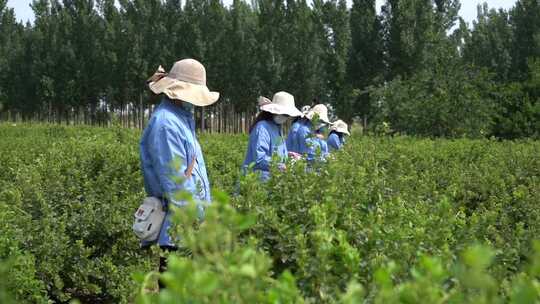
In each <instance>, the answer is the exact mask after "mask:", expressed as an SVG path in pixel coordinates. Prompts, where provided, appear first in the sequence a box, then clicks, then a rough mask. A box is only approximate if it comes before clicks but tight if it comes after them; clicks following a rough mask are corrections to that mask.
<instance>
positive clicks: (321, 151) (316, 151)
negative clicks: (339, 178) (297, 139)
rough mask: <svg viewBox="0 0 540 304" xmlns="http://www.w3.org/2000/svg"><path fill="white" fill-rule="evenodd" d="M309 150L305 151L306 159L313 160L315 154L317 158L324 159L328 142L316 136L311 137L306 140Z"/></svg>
mask: <svg viewBox="0 0 540 304" xmlns="http://www.w3.org/2000/svg"><path fill="white" fill-rule="evenodd" d="M307 142H308V146H309V150H308V153H307V158H306V159H307V160H308V161H314V160H316V159H317V156H318V157H319V158H318V159H319V160H325V159H326V157H327V156H328V154H329V152H328V144H327V143H326V140H324V139H322V138H318V137H316V136H315V137H312V138H309V139H308V140H307Z"/></svg>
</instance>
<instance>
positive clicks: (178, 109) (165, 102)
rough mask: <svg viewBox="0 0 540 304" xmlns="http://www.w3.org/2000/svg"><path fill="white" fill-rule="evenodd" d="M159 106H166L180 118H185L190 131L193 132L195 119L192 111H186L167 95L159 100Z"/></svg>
mask: <svg viewBox="0 0 540 304" xmlns="http://www.w3.org/2000/svg"><path fill="white" fill-rule="evenodd" d="M160 107H164V108H167V109H169V110H170V111H171V112H173V113H175V114H176V115H178V116H179V117H180V118H183V119H185V120H186V121H187V123H188V124H189V127H190V128H191V131H192V132H193V133H195V119H193V113H191V112H190V111H186V110H185V109H184V108H182V107H181V106H179V105H177V104H175V103H174V102H173V101H171V100H170V99H169V98H168V97H163V99H162V100H161V104H160Z"/></svg>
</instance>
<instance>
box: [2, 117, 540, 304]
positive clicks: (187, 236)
mask: <svg viewBox="0 0 540 304" xmlns="http://www.w3.org/2000/svg"><path fill="white" fill-rule="evenodd" d="M0 138H1V139H2V140H1V141H0V169H1V170H0V227H1V231H2V233H1V234H0V261H1V262H0V263H1V264H2V265H8V266H5V267H3V268H2V267H0V268H1V269H2V270H1V271H2V276H1V279H0V280H1V281H2V282H1V283H0V296H4V295H7V294H8V293H9V295H8V296H9V297H10V298H12V299H14V300H15V301H16V302H17V303H47V302H67V301H69V300H71V299H79V300H80V302H81V303H128V302H132V301H135V299H137V300H138V301H143V302H142V303H155V302H165V303H166V301H172V300H171V297H172V298H174V299H184V300H185V301H186V302H191V303H205V302H212V301H213V302H221V303H226V302H235V303H242V302H243V303H248V302H249V303H254V302H263V303H265V302H266V303H290V302H305V303H334V302H342V303H358V302H362V301H365V302H367V303H374V302H376V303H417V302H430V303H433V302H440V303H474V301H478V302H481V301H484V302H486V303H489V302H492V303H494V302H496V301H500V302H513V303H531V301H528V300H530V299H533V298H535V297H537V295H538V282H537V278H538V272H537V271H536V270H535V269H537V268H538V266H537V265H538V264H539V263H538V262H537V261H538V257H537V254H535V252H537V250H535V249H534V248H533V246H532V244H533V243H532V240H534V239H535V238H537V237H538V233H539V228H540V226H539V225H540V221H539V217H540V210H538V203H539V202H540V186H539V185H540V181H539V176H540V156H539V155H540V143H539V142H537V141H532V140H523V141H512V142H498V141H494V140H468V139H454V140H443V139H417V138H412V137H352V138H349V140H348V142H347V144H346V146H345V149H344V150H343V151H340V152H339V153H336V154H334V155H333V156H332V157H331V159H329V160H328V161H327V162H324V163H314V164H311V165H308V164H306V163H305V162H302V161H300V162H296V163H295V164H292V163H288V164H287V170H286V171H285V172H281V171H280V170H278V169H277V166H275V167H274V168H273V169H272V176H273V178H272V179H270V180H269V181H268V182H266V183H261V182H260V180H259V178H258V176H256V175H255V174H249V175H247V176H242V175H241V174H240V172H241V171H240V166H241V163H242V161H243V158H244V153H245V149H246V147H247V137H246V136H245V135H238V136H235V135H207V134H203V135H201V136H200V141H201V144H202V146H203V151H204V154H205V160H206V163H207V167H208V172H209V177H210V180H211V183H212V186H213V189H221V190H223V191H224V192H225V193H227V195H221V194H218V195H216V196H215V199H216V202H215V203H214V204H212V205H211V206H210V207H209V208H208V209H207V217H206V220H205V222H204V223H203V224H198V223H196V222H194V221H193V218H190V216H191V215H192V213H191V212H189V208H188V209H185V210H184V209H182V210H180V212H178V214H179V215H178V216H179V217H180V218H178V219H177V221H178V222H179V223H184V224H180V225H178V226H177V228H176V231H175V232H176V234H178V235H179V236H184V238H183V241H184V242H185V243H186V246H188V247H190V249H191V250H192V252H193V254H192V257H184V256H182V255H174V256H173V257H171V262H170V264H169V265H170V268H169V269H170V271H169V272H168V273H167V274H165V275H164V276H163V280H164V281H165V283H166V284H168V285H169V286H170V288H169V289H168V291H166V290H163V291H162V292H161V293H160V294H157V293H153V292H156V290H155V284H156V279H157V277H158V276H157V274H156V273H155V271H156V270H157V258H158V255H159V254H161V253H160V252H159V250H156V249H154V250H149V251H142V250H140V248H139V244H138V241H137V239H136V237H134V235H133V233H132V232H131V224H132V217H133V212H134V211H135V209H136V208H137V206H138V205H139V203H140V201H141V199H142V198H143V197H144V189H143V182H142V175H141V172H140V169H139V154H138V141H139V138H140V133H139V132H138V131H133V130H125V129H102V128H91V127H63V126H47V125H17V126H12V125H6V124H5V125H0ZM227 197H228V198H227ZM187 222H194V224H195V225H194V226H192V225H186V224H185V223H187ZM488 248H489V249H488ZM470 252H472V253H470ZM528 261H529V262H528ZM4 263H7V264H4ZM535 271H536V272H535ZM141 273H142V274H144V275H142V278H141V276H139V275H136V276H135V279H134V276H133V274H141ZM4 274H5V275H4ZM253 274H255V275H253ZM4 278H9V280H7V279H4ZM472 278H480V279H481V280H480V279H477V280H472ZM142 281H144V282H145V283H141V282H142ZM194 282H196V283H194ZM475 282H485V284H484V283H482V284H484V285H482V284H480V285H478V284H477V283H475ZM475 284H476V285H475ZM246 286H248V287H249V286H251V288H248V287H246ZM2 290H5V291H8V293H3V291H2ZM419 299H420V300H419ZM427 299H429V300H427ZM431 299H433V300H431ZM535 299H536V300H537V298H535ZM533 302H534V301H533Z"/></svg>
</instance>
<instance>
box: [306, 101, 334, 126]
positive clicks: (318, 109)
mask: <svg viewBox="0 0 540 304" xmlns="http://www.w3.org/2000/svg"><path fill="white" fill-rule="evenodd" d="M315 114H317V115H318V116H319V119H320V120H322V121H323V122H325V123H327V124H331V123H330V119H328V108H327V107H326V106H325V105H323V104H318V105H316V106H314V107H313V108H311V109H310V110H309V112H307V114H306V118H307V119H309V120H312V119H313V117H314V116H315Z"/></svg>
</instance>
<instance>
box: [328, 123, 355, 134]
mask: <svg viewBox="0 0 540 304" xmlns="http://www.w3.org/2000/svg"><path fill="white" fill-rule="evenodd" d="M330 131H336V132H339V133H345V134H347V135H349V136H350V135H351V133H349V126H348V125H347V124H346V123H345V122H344V121H343V120H341V119H340V120H338V121H335V122H334V123H333V124H332V126H331V127H330Z"/></svg>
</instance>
